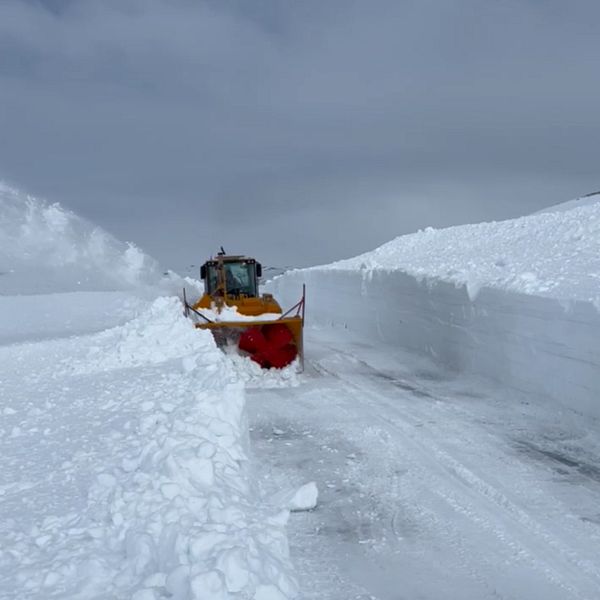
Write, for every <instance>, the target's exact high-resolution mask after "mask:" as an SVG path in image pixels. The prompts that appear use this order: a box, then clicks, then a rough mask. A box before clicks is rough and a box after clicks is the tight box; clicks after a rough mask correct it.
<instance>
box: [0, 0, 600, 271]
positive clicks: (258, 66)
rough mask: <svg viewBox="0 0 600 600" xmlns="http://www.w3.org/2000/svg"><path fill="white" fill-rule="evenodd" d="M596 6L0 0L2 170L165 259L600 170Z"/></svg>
mask: <svg viewBox="0 0 600 600" xmlns="http://www.w3.org/2000/svg"><path fill="white" fill-rule="evenodd" d="M599 16H600V6H597V4H596V3H592V2H574V3H569V4H568V5H567V4H565V3H562V2H557V1H553V0H552V1H548V2H544V3H539V2H533V1H518V0H506V1H504V2H481V1H475V0H451V1H445V0H444V1H442V0H437V1H433V0H405V1H401V2H392V1H391V0H390V1H389V2H386V1H376V2H358V1H352V2H342V1H341V0H340V1H333V2H313V1H307V2H302V3H279V2H275V1H270V0H260V1H256V2H243V1H242V0H237V1H231V2H217V1H216V0H211V1H207V2H192V1H191V0H189V1H186V0H144V1H142V0H119V1H116V0H105V1H94V2H92V1H91V0H80V1H78V2H71V1H69V0H54V1H52V2H51V1H49V0H46V1H42V0H38V1H37V2H33V1H29V2H24V1H22V0H8V1H6V2H4V3H3V4H2V5H0V134H1V137H2V140H3V143H2V144H1V145H0V176H4V177H5V178H7V179H9V180H10V181H12V182H13V183H16V184H18V185H21V186H22V187H25V188H26V189H28V190H30V191H32V192H34V193H38V194H41V195H44V196H46V197H49V198H50V199H52V200H60V201H62V202H64V203H65V204H66V205H67V206H71V207H72V208H73V209H75V210H77V211H79V212H81V213H83V214H84V215H86V216H88V217H90V218H93V219H95V220H96V221H98V222H99V223H100V224H102V225H103V226H105V227H107V228H108V229H110V230H111V231H113V232H114V233H116V234H117V235H119V236H121V237H124V238H127V239H132V240H133V241H136V242H137V243H139V244H141V245H142V246H144V247H145V248H147V250H148V251H149V252H151V253H154V254H155V255H156V256H157V257H158V258H159V259H161V260H162V261H163V262H164V263H166V264H168V265H170V266H173V267H176V268H177V267H179V266H181V265H185V264H187V263H188V262H190V261H191V262H197V260H198V259H197V256H198V254H202V255H204V254H206V253H208V252H210V251H211V250H213V248H214V247H215V246H216V245H217V244H220V243H222V242H223V243H226V244H227V245H229V246H230V247H232V249H233V250H236V251H248V252H260V253H263V256H262V257H261V258H262V259H263V260H264V261H265V262H269V261H271V262H281V263H287V264H290V263H291V264H299V265H300V264H310V263H313V262H322V261H326V260H331V259H335V258H341V257H343V256H347V255H349V254H353V253H357V252H361V251H364V250H367V249H368V248H369V247H372V246H373V245H375V244H378V243H381V242H384V241H386V240H387V239H389V238H391V237H394V236H395V235H398V234H401V233H404V232H407V231H412V230H415V229H417V228H419V227H425V226H427V225H434V226H444V225H451V224H456V223H460V222H465V221H474V220H482V219H499V218H506V217H511V216H517V215H520V214H524V213H527V212H529V211H531V210H535V209H537V208H541V207H542V206H545V205H548V204H552V203H555V202H559V201H561V200H563V199H568V198H570V197H572V196H576V195H579V194H583V193H585V192H587V191H589V190H591V189H596V188H597V187H598V175H597V161H596V159H595V149H596V145H597V139H598V134H599V133H600V116H599V115H598V111H597V108H596V106H597V103H598V95H599V92H600V82H599V81H598V79H597V76H596V73H597V71H598V64H597V63H598V61H599V60H600V52H599V50H600V47H599V46H600V43H599V42H598V38H597V35H596V32H595V23H597V20H598V17H599Z"/></svg>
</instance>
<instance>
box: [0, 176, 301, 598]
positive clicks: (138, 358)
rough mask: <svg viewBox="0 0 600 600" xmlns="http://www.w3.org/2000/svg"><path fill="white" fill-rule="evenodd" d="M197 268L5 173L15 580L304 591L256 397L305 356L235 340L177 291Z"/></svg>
mask: <svg viewBox="0 0 600 600" xmlns="http://www.w3.org/2000/svg"><path fill="white" fill-rule="evenodd" d="M184 284H185V285H187V286H188V288H189V287H191V288H194V289H195V290H196V291H197V292H199V291H200V288H199V285H198V282H197V281H195V280H191V279H186V280H182V279H180V278H178V277H177V276H175V275H174V274H170V275H169V276H168V277H164V276H163V274H162V271H161V269H160V268H159V267H158V265H157V263H156V262H155V261H154V260H153V259H151V258H150V257H148V256H147V255H145V254H143V253H142V252H141V251H140V250H138V249H137V248H135V247H134V246H132V245H130V244H122V243H121V242H119V241H117V240H115V239H114V238H113V237H112V236H110V235H109V234H107V233H106V232H104V231H102V230H101V229H99V228H97V227H94V226H93V225H92V224H90V223H87V222H86V221H85V220H83V219H80V218H79V217H77V216H76V215H74V214H72V213H70V212H69V211H66V210H64V209H63V208H61V207H60V206H59V205H56V204H54V205H48V204H47V203H45V202H43V201H40V200H37V199H35V198H32V197H30V196H26V195H24V194H21V193H19V192H17V191H16V190H13V189H10V188H8V187H7V186H5V185H3V184H0V416H1V420H0V514H1V515H2V518H0V540H1V542H0V598H2V599H4V598H6V599H7V600H8V599H13V598H19V599H26V598H36V599H44V600H45V599H47V598H65V599H66V598H69V599H71V598H81V599H85V600H88V599H93V598H105V599H111V600H113V599H119V598H122V599H130V598H131V599H133V600H159V599H165V600H166V599H167V598H169V599H175V600H184V599H189V600H195V599H197V600H201V599H209V598H210V599H211V600H225V599H234V598H243V599H254V600H282V599H285V598H292V597H294V596H295V595H296V590H297V585H296V582H295V580H294V577H293V573H292V569H291V565H290V561H289V557H288V548H287V537H286V530H285V525H286V521H287V519H288V515H289V509H288V506H287V505H286V504H285V503H284V502H283V501H282V502H280V503H279V504H274V503H273V501H272V498H271V495H269V497H262V496H261V495H260V493H259V491H258V489H257V486H256V485H255V482H254V481H253V479H252V470H251V469H250V466H249V460H248V447H247V440H248V429H247V423H246V419H245V413H244V411H245V392H244V387H245V385H252V386H254V387H261V386H267V387H281V386H285V385H295V384H296V380H295V374H293V373H291V372H290V371H285V370H284V371H282V372H281V373H278V374H277V375H276V376H275V375H273V374H268V375H265V376H262V373H261V370H260V369H258V370H257V366H256V365H254V364H253V363H251V361H249V360H248V359H243V358H242V357H235V358H236V359H235V360H233V359H232V358H231V357H228V356H226V355H225V354H223V353H222V352H221V351H219V350H218V349H217V348H216V346H215V344H214V341H213V338H212V336H211V334H210V333H209V332H203V331H198V330H196V329H194V327H193V324H192V322H191V321H190V320H188V319H186V318H185V317H184V316H183V307H182V304H181V302H180V300H178V299H177V298H173V297H164V294H165V293H171V292H172V291H175V292H179V291H180V290H181V288H182V287H183V285H184ZM16 294H18V295H16ZM23 294H26V295H23ZM27 294H28V295H27ZM32 294H33V295H32ZM157 296H159V297H158V298H157ZM161 296H162V297H161Z"/></svg>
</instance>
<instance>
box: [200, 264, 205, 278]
mask: <svg viewBox="0 0 600 600" xmlns="http://www.w3.org/2000/svg"><path fill="white" fill-rule="evenodd" d="M200 279H206V265H202V266H201V267H200Z"/></svg>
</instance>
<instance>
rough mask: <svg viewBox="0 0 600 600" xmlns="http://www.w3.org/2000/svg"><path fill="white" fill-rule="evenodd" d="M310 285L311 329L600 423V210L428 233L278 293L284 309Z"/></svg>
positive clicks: (305, 275) (315, 273) (286, 281)
mask: <svg viewBox="0 0 600 600" xmlns="http://www.w3.org/2000/svg"><path fill="white" fill-rule="evenodd" d="M302 283H306V286H307V320H308V322H309V323H310V322H311V321H312V322H313V323H314V322H316V323H318V324H321V325H326V326H334V327H339V328H347V329H351V330H354V331H356V332H358V333H360V334H361V335H363V336H364V338H365V340H367V341H369V342H371V341H373V342H377V341H380V342H384V343H387V344H393V345H398V346H402V347H404V348H407V349H409V350H412V351H415V352H417V353H421V354H427V355H429V356H431V357H432V358H434V359H435V360H436V361H437V362H438V363H440V364H442V365H443V366H445V367H447V368H449V369H453V370H456V371H465V372H469V373H473V374H477V375H481V376H484V377H488V378H492V379H494V380H496V381H499V382H501V383H502V384H504V385H506V386H509V387H513V388H515V389H518V390H522V391H525V392H528V393H530V394H533V395H537V396H539V397H540V398H541V399H542V400H543V401H546V402H555V403H556V405H557V406H562V407H565V408H570V409H573V410H576V411H578V412H581V413H583V414H586V415H589V416H593V417H596V418H598V417H600V402H598V397H599V396H600V347H599V346H598V339H600V316H599V313H598V308H599V307H600V203H592V204H589V205H587V206H582V207H579V206H577V207H575V208H572V209H570V210H563V211H560V212H550V213H544V214H538V215H531V216H529V217H523V218H520V219H515V220H512V221H505V222H500V223H481V224H478V225H465V226H461V227H452V228H449V229H442V230H434V229H427V230H425V231H421V232H418V233H415V234H412V235H407V236H402V237H399V238H397V239H395V240H393V241H391V242H389V243H387V244H385V245H383V246H381V247H380V248H378V249H376V250H374V251H373V252H369V253H366V254H362V255H360V256H358V257H356V258H352V259H348V260H343V261H339V262H336V263H333V264H331V265H325V266H321V267H313V268H311V269H304V270H296V271H290V272H288V273H286V274H285V275H283V276H281V277H280V278H277V279H276V280H274V282H272V283H271V286H272V289H273V291H274V293H275V294H276V295H277V296H278V297H279V298H281V300H282V301H283V302H284V303H286V302H291V301H292V300H293V298H294V297H295V295H296V294H297V290H298V289H299V287H300V286H301V285H302ZM308 352H310V347H308Z"/></svg>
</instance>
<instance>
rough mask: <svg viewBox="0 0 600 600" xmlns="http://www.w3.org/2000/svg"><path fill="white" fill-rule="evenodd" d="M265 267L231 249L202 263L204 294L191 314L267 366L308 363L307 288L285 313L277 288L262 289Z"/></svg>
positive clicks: (225, 342) (219, 340)
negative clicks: (273, 290)
mask: <svg viewBox="0 0 600 600" xmlns="http://www.w3.org/2000/svg"><path fill="white" fill-rule="evenodd" d="M261 276H262V267H261V265H260V263H258V262H256V260H255V259H254V258H249V257H247V256H233V255H227V254H225V251H224V250H223V248H221V252H219V254H217V256H216V257H215V258H211V259H210V260H208V261H206V262H205V263H204V264H203V265H202V267H201V268H200V278H201V279H202V280H203V281H204V294H203V295H202V297H201V298H200V299H199V300H197V301H196V302H195V303H193V304H189V303H188V300H187V295H186V291H185V289H184V290H183V302H184V306H185V314H186V316H187V317H190V318H191V319H193V321H194V323H195V327H197V328H199V329H210V330H211V331H212V333H213V335H214V337H215V340H216V342H217V344H218V345H219V346H225V345H235V346H237V348H238V349H239V350H240V351H241V353H243V354H245V355H247V356H250V358H251V359H252V360H253V361H255V362H257V363H258V364H259V365H260V366H261V367H263V368H265V369H269V368H277V369H281V368H283V367H285V366H287V365H289V364H290V363H292V362H293V361H294V360H295V359H296V358H298V359H299V362H300V365H301V366H302V365H303V359H304V352H303V346H302V342H303V335H302V334H303V328H304V300H305V289H304V286H302V298H301V299H300V300H299V301H298V302H297V303H296V304H295V305H294V306H292V307H291V308H290V309H289V310H288V311H286V312H285V313H284V312H283V311H282V310H281V307H280V306H279V304H278V302H277V301H276V300H275V298H273V296H272V295H271V294H262V295H260V293H259V287H258V286H259V279H260V277H261Z"/></svg>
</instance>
